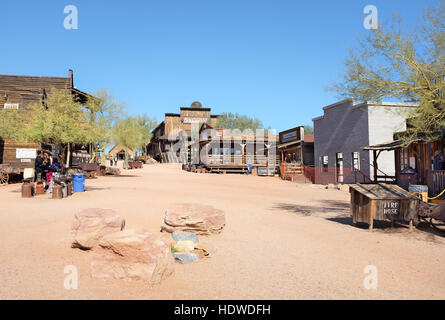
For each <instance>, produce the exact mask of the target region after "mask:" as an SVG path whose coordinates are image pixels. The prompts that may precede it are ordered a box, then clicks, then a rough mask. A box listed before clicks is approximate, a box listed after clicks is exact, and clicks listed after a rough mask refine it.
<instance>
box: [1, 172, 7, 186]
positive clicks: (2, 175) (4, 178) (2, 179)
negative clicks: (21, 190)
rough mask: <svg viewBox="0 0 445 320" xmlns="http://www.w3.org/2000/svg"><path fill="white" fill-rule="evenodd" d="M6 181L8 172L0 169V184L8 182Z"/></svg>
mask: <svg viewBox="0 0 445 320" xmlns="http://www.w3.org/2000/svg"><path fill="white" fill-rule="evenodd" d="M8 181H9V174H8V173H7V172H6V171H4V170H0V186H3V185H6V184H8Z"/></svg>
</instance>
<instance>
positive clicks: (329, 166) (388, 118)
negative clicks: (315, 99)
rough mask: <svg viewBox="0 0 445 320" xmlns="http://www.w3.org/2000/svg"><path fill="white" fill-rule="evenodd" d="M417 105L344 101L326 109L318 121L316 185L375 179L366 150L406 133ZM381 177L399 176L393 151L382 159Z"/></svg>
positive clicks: (370, 158) (316, 135) (370, 157)
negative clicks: (409, 120) (408, 119)
mask: <svg viewBox="0 0 445 320" xmlns="http://www.w3.org/2000/svg"><path fill="white" fill-rule="evenodd" d="M415 107H416V104H413V103H390V102H382V103H379V104H377V103H371V102H365V103H360V104H356V103H354V101H353V100H351V99H348V100H343V101H340V102H337V103H335V104H332V105H329V106H326V107H324V108H323V111H324V114H323V115H322V116H321V117H318V118H314V119H313V122H314V144H315V146H314V158H315V159H314V160H315V183H317V184H329V183H355V182H359V183H363V182H372V180H373V177H374V167H373V165H372V163H373V158H372V155H371V152H370V151H364V150H363V149H362V148H363V147H366V146H370V145H375V144H379V143H384V142H388V141H392V140H393V136H394V133H395V132H401V131H405V130H406V118H407V117H408V115H409V112H410V111H412V108H415ZM377 163H378V169H379V171H378V172H377V174H378V175H379V176H385V175H387V176H395V163H394V153H393V152H383V153H382V154H380V156H379V158H378V161H377Z"/></svg>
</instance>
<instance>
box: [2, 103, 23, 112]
mask: <svg viewBox="0 0 445 320" xmlns="http://www.w3.org/2000/svg"><path fill="white" fill-rule="evenodd" d="M19 107H20V104H19V103H5V105H4V106H3V108H4V109H17V110H18V109H19Z"/></svg>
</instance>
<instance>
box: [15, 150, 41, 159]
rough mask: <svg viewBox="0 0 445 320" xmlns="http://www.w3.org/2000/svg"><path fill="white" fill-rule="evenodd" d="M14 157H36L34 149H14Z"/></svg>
mask: <svg viewBox="0 0 445 320" xmlns="http://www.w3.org/2000/svg"><path fill="white" fill-rule="evenodd" d="M15 157H16V158H17V159H35V158H36V157H37V150H36V149H16V150H15Z"/></svg>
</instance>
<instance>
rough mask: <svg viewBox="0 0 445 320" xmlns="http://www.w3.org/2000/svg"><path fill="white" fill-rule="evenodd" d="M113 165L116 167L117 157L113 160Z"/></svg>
mask: <svg viewBox="0 0 445 320" xmlns="http://www.w3.org/2000/svg"><path fill="white" fill-rule="evenodd" d="M114 165H115V166H117V156H116V157H115V158H114Z"/></svg>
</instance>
